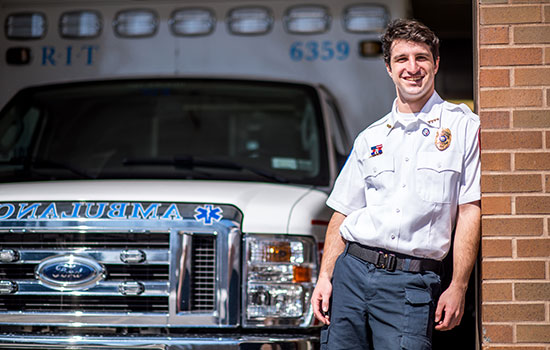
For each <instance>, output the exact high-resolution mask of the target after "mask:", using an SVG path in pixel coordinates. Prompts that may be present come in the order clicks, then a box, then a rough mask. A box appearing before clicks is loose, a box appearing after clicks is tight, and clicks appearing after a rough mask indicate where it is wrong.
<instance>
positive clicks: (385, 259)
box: [374, 252, 397, 272]
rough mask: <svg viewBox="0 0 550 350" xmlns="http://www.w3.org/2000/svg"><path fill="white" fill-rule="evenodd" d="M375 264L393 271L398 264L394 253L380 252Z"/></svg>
mask: <svg viewBox="0 0 550 350" xmlns="http://www.w3.org/2000/svg"><path fill="white" fill-rule="evenodd" d="M374 265H375V266H376V267H377V268H379V269H384V270H386V271H389V272H393V271H395V267H396V266H397V258H396V256H395V255H394V254H388V253H383V252H378V259H377V261H376V264H374Z"/></svg>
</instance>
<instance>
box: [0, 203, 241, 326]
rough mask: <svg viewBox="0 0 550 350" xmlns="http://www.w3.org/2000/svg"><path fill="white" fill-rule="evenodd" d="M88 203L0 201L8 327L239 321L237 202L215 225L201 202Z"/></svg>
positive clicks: (1, 277) (0, 317)
mask: <svg viewBox="0 0 550 350" xmlns="http://www.w3.org/2000/svg"><path fill="white" fill-rule="evenodd" d="M213 206H214V207H215V208H218V207H217V206H215V205H213ZM88 207H98V205H97V204H94V203H91V204H90V203H88V202H34V203H29V202H24V203H2V202H0V287H1V290H0V327H1V326H2V325H15V326H23V327H24V326H34V325H42V326H44V325H48V326H54V327H56V326H59V327H73V326H74V325H76V324H78V325H81V326H82V327H107V326H108V327H115V328H118V327H166V326H168V325H169V326H170V327H203V326H209V327H212V326H214V327H215V326H229V325H230V326H238V325H239V321H240V316H239V315H240V311H239V300H240V298H239V286H240V281H241V276H240V246H241V232H240V222H241V220H242V214H241V213H240V211H238V210H237V209H236V208H235V207H233V206H230V205H220V206H219V208H220V212H223V219H222V220H220V221H219V222H216V223H213V224H206V223H205V222H202V221H201V220H199V219H197V218H196V217H195V214H196V212H197V209H204V207H205V204H202V203H198V204H197V203H195V204H194V203H134V202H124V203H118V202H117V203H110V202H108V203H107V202H106V203H105V205H104V206H103V207H104V208H105V210H104V213H103V215H99V214H97V215H96V212H95V211H92V214H93V217H92V216H91V215H89V214H88V211H86V210H85V209H86V208H88ZM121 208H126V211H125V212H124V215H123V214H122V211H120V210H121ZM136 208H139V210H138V209H136ZM115 214H116V215H115ZM88 216H90V217H88ZM79 264H80V265H79ZM78 269H80V270H78ZM57 271H63V272H62V273H61V276H60V274H58V273H57ZM79 271H80V272H82V275H79V273H80V272H79ZM94 274H95V275H94ZM62 275H64V276H66V277H63V276H62ZM73 280H74V281H76V282H75V283H74V284H71V283H72V281H73ZM80 281H83V282H80ZM219 295H227V297H226V298H219Z"/></svg>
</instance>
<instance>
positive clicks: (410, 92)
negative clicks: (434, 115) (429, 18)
mask: <svg viewBox="0 0 550 350" xmlns="http://www.w3.org/2000/svg"><path fill="white" fill-rule="evenodd" d="M386 68H387V70H388V74H389V75H390V77H391V78H392V80H393V82H394V84H395V87H396V90H397V97H398V107H399V111H400V112H403V113H411V112H420V110H421V109H422V107H423V106H424V104H425V103H426V102H427V101H428V99H429V98H430V97H431V96H432V94H433V92H434V87H435V81H434V80H435V75H436V73H437V70H438V68H439V58H437V61H435V62H434V59H433V56H432V52H431V51H430V48H429V46H428V45H426V44H424V43H417V42H412V41H406V40H403V39H398V40H396V41H394V42H393V44H392V49H391V58H390V65H389V66H388V65H386Z"/></svg>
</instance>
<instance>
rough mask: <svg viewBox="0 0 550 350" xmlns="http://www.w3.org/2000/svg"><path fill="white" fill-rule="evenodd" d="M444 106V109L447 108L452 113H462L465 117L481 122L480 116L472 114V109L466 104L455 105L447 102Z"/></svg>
mask: <svg viewBox="0 0 550 350" xmlns="http://www.w3.org/2000/svg"><path fill="white" fill-rule="evenodd" d="M443 106H444V108H445V109H446V110H448V111H452V112H461V113H462V114H463V116H464V117H466V118H469V119H471V120H475V121H478V122H479V116H478V115H477V114H475V113H474V112H472V110H471V109H470V107H468V106H467V105H466V104H464V103H461V104H454V103H451V102H448V101H445V103H444V104H443Z"/></svg>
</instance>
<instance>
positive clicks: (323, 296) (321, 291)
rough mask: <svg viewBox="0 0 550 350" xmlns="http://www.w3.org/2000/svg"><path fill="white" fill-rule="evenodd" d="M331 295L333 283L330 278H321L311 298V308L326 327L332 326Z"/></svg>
mask: <svg viewBox="0 0 550 350" xmlns="http://www.w3.org/2000/svg"><path fill="white" fill-rule="evenodd" d="M331 295H332V283H330V280H329V279H328V278H320V279H319V280H318V281H317V285H316V286H315V290H314V291H313V295H312V296H311V306H313V313H314V314H315V317H316V318H317V319H318V320H319V321H321V322H323V323H324V324H326V325H329V324H330V319H329V314H328V309H329V302H330V296H331Z"/></svg>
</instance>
